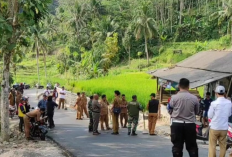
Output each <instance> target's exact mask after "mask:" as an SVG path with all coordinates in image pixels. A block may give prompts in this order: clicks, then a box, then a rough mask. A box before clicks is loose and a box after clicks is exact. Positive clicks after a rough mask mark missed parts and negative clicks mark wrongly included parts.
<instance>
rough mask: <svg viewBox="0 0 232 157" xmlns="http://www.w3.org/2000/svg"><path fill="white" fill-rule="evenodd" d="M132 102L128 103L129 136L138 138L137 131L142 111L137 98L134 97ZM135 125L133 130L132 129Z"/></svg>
mask: <svg viewBox="0 0 232 157" xmlns="http://www.w3.org/2000/svg"><path fill="white" fill-rule="evenodd" d="M132 99H133V100H132V101H131V102H129V103H128V106H127V109H128V115H129V118H128V135H132V136H136V135H137V134H136V133H135V132H136V129H137V125H138V120H139V110H141V107H140V104H139V103H138V102H137V96H136V95H133V96H132ZM132 123H133V128H132ZM131 128H132V134H131Z"/></svg>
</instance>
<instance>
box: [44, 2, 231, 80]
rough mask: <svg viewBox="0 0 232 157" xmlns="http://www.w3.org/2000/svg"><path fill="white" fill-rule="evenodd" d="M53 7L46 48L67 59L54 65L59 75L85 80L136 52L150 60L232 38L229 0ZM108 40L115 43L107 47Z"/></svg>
mask: <svg viewBox="0 0 232 157" xmlns="http://www.w3.org/2000/svg"><path fill="white" fill-rule="evenodd" d="M55 2H56V3H55V4H58V5H55V6H56V7H57V8H56V11H55V12H54V11H53V12H52V13H53V14H52V13H51V15H50V17H49V18H48V19H46V21H44V26H43V27H47V28H48V29H47V32H46V33H45V34H46V36H47V38H48V39H49V41H50V43H49V44H50V45H52V47H53V48H55V49H57V50H58V51H59V55H58V59H59V58H60V57H61V56H65V57H67V61H66V62H65V63H64V62H63V61H62V60H61V61H60V62H59V63H58V65H57V67H58V70H59V71H60V73H64V72H65V71H66V70H69V71H70V72H72V73H73V74H75V75H80V74H84V75H85V76H86V78H92V77H97V76H100V75H105V74H106V73H107V71H108V69H109V68H110V67H111V66H115V65H117V64H118V63H119V62H122V61H126V60H128V62H130V59H131V58H138V56H137V54H138V52H143V53H142V57H147V60H149V58H152V57H154V56H157V55H159V53H160V52H162V46H163V45H164V44H165V43H167V42H168V43H170V42H180V41H196V40H197V41H206V40H211V39H218V38H220V37H222V36H224V35H226V34H232V31H231V21H232V18H231V17H232V11H231V10H232V9H231V8H232V1H231V0H229V1H224V0H207V1H206V0H110V1H109V0H66V1H61V0H60V1H55ZM53 8H54V7H53ZM111 38H115V39H111ZM109 40H117V43H115V44H112V43H111V44H109ZM111 42H112V41H111ZM107 43H108V44H107ZM64 47H65V48H64ZM67 52H68V54H67ZM111 53H112V55H110V54H111ZM106 54H108V55H106ZM112 56H113V57H112ZM128 58H129V59H128ZM67 67H69V68H67Z"/></svg>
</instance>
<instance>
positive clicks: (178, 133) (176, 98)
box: [170, 78, 199, 157]
mask: <svg viewBox="0 0 232 157" xmlns="http://www.w3.org/2000/svg"><path fill="white" fill-rule="evenodd" d="M179 89H180V91H179V92H178V93H177V94H176V95H173V96H172V98H171V100H170V107H172V108H173V111H172V114H171V141H172V143H173V147H172V153H173V157H183V145H184V143H185V145H186V149H187V151H188V153H189V156H190V157H198V147H197V142H196V124H195V121H196V114H197V113H198V112H199V101H198V99H197V97H196V96H194V95H192V94H190V93H189V80H188V79H186V78H182V79H180V82H179Z"/></svg>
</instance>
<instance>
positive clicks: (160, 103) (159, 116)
mask: <svg viewBox="0 0 232 157" xmlns="http://www.w3.org/2000/svg"><path fill="white" fill-rule="evenodd" d="M162 100H163V86H162V84H161V85H160V97H159V111H158V118H161V105H162Z"/></svg>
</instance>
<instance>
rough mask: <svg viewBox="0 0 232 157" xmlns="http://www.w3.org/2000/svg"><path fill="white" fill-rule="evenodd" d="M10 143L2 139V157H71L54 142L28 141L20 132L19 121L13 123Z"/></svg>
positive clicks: (0, 143) (48, 140)
mask: <svg viewBox="0 0 232 157" xmlns="http://www.w3.org/2000/svg"><path fill="white" fill-rule="evenodd" d="M10 137H11V138H10V140H9V142H6V141H2V140H1V139H0V157H69V156H70V155H69V154H68V153H67V152H66V151H65V150H63V149H62V148H61V147H59V146H58V145H57V144H56V143H54V142H53V141H52V140H50V139H48V138H46V141H40V140H35V141H27V140H26V139H25V135H24V133H20V132H19V131H18V121H17V120H14V121H11V125H10Z"/></svg>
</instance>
